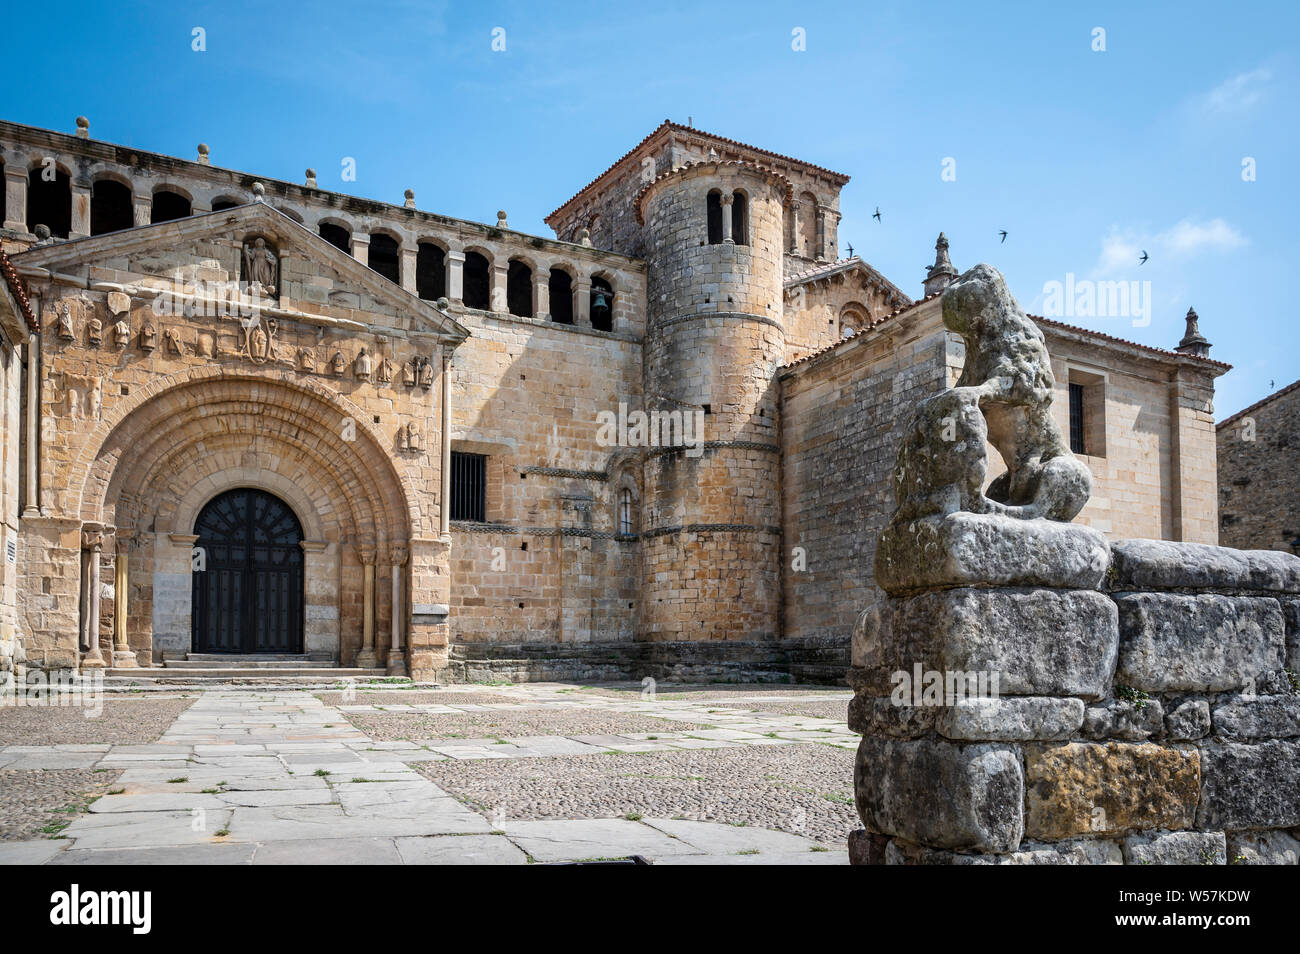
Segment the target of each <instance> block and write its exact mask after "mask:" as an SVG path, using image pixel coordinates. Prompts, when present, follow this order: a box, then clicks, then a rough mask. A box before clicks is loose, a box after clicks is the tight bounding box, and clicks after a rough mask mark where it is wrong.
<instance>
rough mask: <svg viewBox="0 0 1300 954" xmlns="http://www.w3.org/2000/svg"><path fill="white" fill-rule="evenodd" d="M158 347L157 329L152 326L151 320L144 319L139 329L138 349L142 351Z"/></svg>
mask: <svg viewBox="0 0 1300 954" xmlns="http://www.w3.org/2000/svg"><path fill="white" fill-rule="evenodd" d="M157 347H158V331H157V329H156V328H154V326H153V323H152V322H148V321H146V322H145V323H144V327H143V328H141V329H140V350H141V351H144V352H149V351H153V350H154V349H155V348H157Z"/></svg>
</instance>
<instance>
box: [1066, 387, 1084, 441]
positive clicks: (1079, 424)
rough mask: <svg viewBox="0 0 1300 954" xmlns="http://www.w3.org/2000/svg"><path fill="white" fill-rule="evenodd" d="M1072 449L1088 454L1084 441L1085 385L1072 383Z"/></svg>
mask: <svg viewBox="0 0 1300 954" xmlns="http://www.w3.org/2000/svg"><path fill="white" fill-rule="evenodd" d="M1070 450H1071V452H1073V453H1075V454H1086V453H1087V450H1085V445H1084V441H1083V385H1082V384H1074V383H1073V382H1071V384H1070Z"/></svg>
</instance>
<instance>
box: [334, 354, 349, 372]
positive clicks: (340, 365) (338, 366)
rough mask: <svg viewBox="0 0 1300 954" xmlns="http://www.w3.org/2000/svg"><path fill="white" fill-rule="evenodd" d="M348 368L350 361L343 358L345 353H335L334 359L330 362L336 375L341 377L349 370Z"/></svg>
mask: <svg viewBox="0 0 1300 954" xmlns="http://www.w3.org/2000/svg"><path fill="white" fill-rule="evenodd" d="M347 366H348V361H347V358H345V357H343V352H342V351H335V352H334V357H333V358H332V359H331V360H330V367H331V368H332V369H333V371H334V373H335V374H336V375H339V376H340V377H341V376H342V375H343V372H344V371H345V370H347Z"/></svg>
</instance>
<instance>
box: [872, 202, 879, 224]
mask: <svg viewBox="0 0 1300 954" xmlns="http://www.w3.org/2000/svg"><path fill="white" fill-rule="evenodd" d="M872 218H873V219H875V220H876V221H877V222H879V221H880V206H876V214H875V215H873V216H872Z"/></svg>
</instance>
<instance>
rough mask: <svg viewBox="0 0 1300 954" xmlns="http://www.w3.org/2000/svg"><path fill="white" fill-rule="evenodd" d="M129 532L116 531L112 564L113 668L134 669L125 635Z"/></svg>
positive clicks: (128, 585) (128, 578) (128, 582)
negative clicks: (115, 544) (114, 553)
mask: <svg viewBox="0 0 1300 954" xmlns="http://www.w3.org/2000/svg"><path fill="white" fill-rule="evenodd" d="M131 537H132V532H131V531H130V530H121V529H119V530H118V531H117V554H116V557H115V560H114V563H113V667H114V668H115V669H134V668H136V666H137V663H136V658H135V653H133V652H131V644H130V642H129V640H128V639H127V635H126V614H127V594H128V593H129V592H130V590H129V587H130V585H131V576H130V569H129V563H130V553H131Z"/></svg>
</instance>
